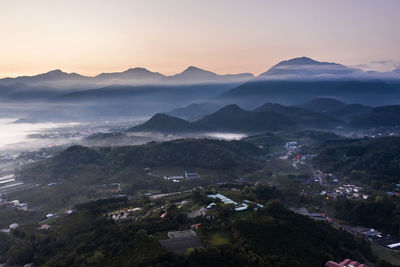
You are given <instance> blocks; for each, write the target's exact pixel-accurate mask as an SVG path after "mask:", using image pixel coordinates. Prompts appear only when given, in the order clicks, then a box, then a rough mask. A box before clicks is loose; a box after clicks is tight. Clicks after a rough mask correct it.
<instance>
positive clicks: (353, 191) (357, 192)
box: [321, 184, 369, 200]
mask: <svg viewBox="0 0 400 267" xmlns="http://www.w3.org/2000/svg"><path fill="white" fill-rule="evenodd" d="M362 189H363V188H362V187H361V186H356V185H353V184H345V185H341V186H338V187H337V188H335V189H334V190H333V191H331V192H328V191H325V190H323V191H322V192H321V195H322V196H327V197H328V198H335V199H336V198H338V197H344V198H347V199H361V198H362V199H365V200H366V199H368V197H369V196H368V195H367V194H363V193H361V191H362Z"/></svg>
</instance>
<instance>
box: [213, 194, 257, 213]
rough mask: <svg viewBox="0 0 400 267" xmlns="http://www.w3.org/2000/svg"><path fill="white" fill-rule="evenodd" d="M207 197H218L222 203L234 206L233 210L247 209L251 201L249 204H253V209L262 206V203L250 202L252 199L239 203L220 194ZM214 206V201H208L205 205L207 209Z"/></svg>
mask: <svg viewBox="0 0 400 267" xmlns="http://www.w3.org/2000/svg"><path fill="white" fill-rule="evenodd" d="M208 197H209V198H213V199H219V200H220V201H221V202H222V203H224V204H233V205H234V206H235V211H245V210H248V209H249V204H250V203H251V204H254V209H255V210H258V209H261V208H263V207H264V206H263V205H261V204H258V203H254V202H252V201H250V200H243V201H242V203H240V204H239V203H237V202H235V201H233V200H232V199H230V198H227V197H226V196H224V195H221V194H215V195H208ZM216 206H217V204H216V203H215V202H212V203H210V204H209V205H208V206H207V209H213V208H215V207H216Z"/></svg>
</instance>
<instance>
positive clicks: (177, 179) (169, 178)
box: [163, 170, 200, 183]
mask: <svg viewBox="0 0 400 267" xmlns="http://www.w3.org/2000/svg"><path fill="white" fill-rule="evenodd" d="M163 178H164V179H165V180H167V181H172V182H174V183H179V182H180V181H182V180H184V179H186V180H191V179H199V178H200V175H199V174H198V173H197V172H196V171H194V170H185V175H184V176H183V175H175V176H164V177H163Z"/></svg>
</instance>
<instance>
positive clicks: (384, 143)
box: [313, 137, 400, 184]
mask: <svg viewBox="0 0 400 267" xmlns="http://www.w3.org/2000/svg"><path fill="white" fill-rule="evenodd" d="M313 163H314V165H315V166H317V167H319V168H321V169H322V170H323V171H325V172H330V173H332V172H335V173H338V174H342V175H347V176H349V177H351V178H353V179H356V180H359V181H360V182H362V183H366V184H369V183H371V184H374V183H375V184H382V183H389V184H393V183H398V182H399V174H400V137H384V138H377V139H375V138H365V139H359V140H343V141H330V142H327V143H325V148H323V149H322V151H321V153H319V155H318V156H317V157H316V158H315V159H314V161H313Z"/></svg>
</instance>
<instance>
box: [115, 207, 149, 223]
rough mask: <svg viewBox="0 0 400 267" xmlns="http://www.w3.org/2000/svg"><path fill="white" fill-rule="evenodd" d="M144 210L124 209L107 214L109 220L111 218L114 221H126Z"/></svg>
mask: <svg viewBox="0 0 400 267" xmlns="http://www.w3.org/2000/svg"><path fill="white" fill-rule="evenodd" d="M140 210H142V208H133V207H129V208H123V209H118V210H114V211H112V212H110V213H108V214H107V216H108V217H109V218H111V219H112V220H113V221H118V220H124V219H129V218H130V217H132V214H133V213H135V212H137V211H140Z"/></svg>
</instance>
